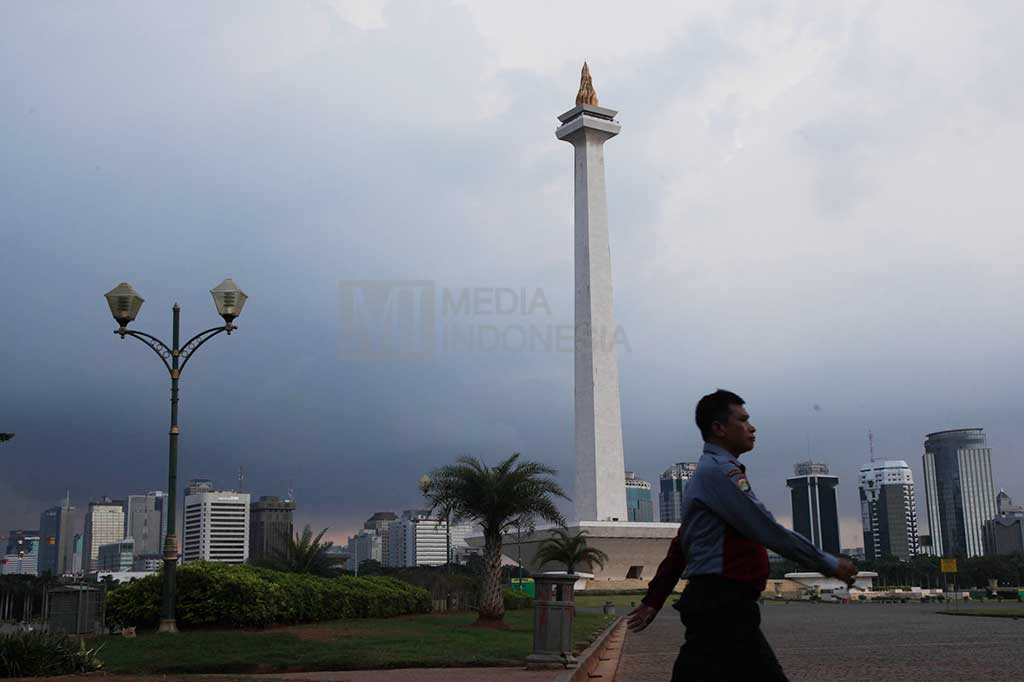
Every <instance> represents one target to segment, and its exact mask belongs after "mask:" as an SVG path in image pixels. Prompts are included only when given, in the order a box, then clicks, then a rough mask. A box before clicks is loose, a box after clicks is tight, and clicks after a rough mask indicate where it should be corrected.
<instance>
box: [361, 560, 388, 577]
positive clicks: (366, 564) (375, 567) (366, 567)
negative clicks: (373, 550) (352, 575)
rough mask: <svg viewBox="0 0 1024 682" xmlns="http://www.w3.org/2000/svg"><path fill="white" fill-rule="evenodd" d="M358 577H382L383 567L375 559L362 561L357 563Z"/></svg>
mask: <svg viewBox="0 0 1024 682" xmlns="http://www.w3.org/2000/svg"><path fill="white" fill-rule="evenodd" d="M359 575H362V576H367V575H384V567H383V566H381V564H380V562H379V561H377V560H376V559H363V560H362V561H360V562H359Z"/></svg>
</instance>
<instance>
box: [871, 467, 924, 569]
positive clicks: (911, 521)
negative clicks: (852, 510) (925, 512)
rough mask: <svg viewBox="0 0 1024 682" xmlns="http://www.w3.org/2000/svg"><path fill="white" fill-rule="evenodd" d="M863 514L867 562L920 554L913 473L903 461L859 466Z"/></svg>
mask: <svg viewBox="0 0 1024 682" xmlns="http://www.w3.org/2000/svg"><path fill="white" fill-rule="evenodd" d="M860 515H861V523H863V525H864V555H865V557H867V559H868V561H874V560H876V559H881V558H883V557H887V556H894V557H896V558H898V559H901V560H903V561H907V560H908V559H910V558H911V557H914V556H917V554H918V544H917V543H918V536H917V503H916V501H915V499H914V475H913V474H912V473H911V471H910V467H909V466H908V465H907V463H906V462H904V461H903V460H901V459H899V460H884V461H883V460H872V461H870V462H868V463H867V464H865V465H864V466H862V467H861V468H860Z"/></svg>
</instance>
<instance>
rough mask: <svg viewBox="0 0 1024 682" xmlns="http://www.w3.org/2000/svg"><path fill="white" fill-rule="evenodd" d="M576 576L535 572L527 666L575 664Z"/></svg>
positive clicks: (535, 667) (565, 665) (542, 666)
mask: <svg viewBox="0 0 1024 682" xmlns="http://www.w3.org/2000/svg"><path fill="white" fill-rule="evenodd" d="M577 578H578V576H576V575H572V574H569V575H566V574H565V573H556V574H545V575H535V576H534V583H535V585H536V590H537V596H536V597H535V599H534V601H533V653H532V654H530V655H529V656H527V657H526V667H527V668H530V669H533V670H535V669H539V668H561V667H568V666H574V665H576V657H575V656H574V655H573V640H572V626H573V621H574V620H575V616H576V602H575V597H574V592H573V586H574V585H575V583H576V580H577Z"/></svg>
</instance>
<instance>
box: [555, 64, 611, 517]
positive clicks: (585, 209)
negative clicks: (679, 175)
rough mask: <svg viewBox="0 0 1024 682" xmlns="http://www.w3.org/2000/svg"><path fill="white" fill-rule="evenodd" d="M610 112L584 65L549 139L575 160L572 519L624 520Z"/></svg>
mask: <svg viewBox="0 0 1024 682" xmlns="http://www.w3.org/2000/svg"><path fill="white" fill-rule="evenodd" d="M616 113H618V112H616V111H613V110H611V109H605V108H604V107H600V106H598V100H597V93H596V92H594V84H593V82H592V80H591V77H590V68H589V67H588V66H587V64H586V62H584V64H583V73H582V76H581V78H580V90H579V93H578V94H577V95H576V106H575V107H573V108H572V109H570V110H569V111H567V112H565V113H564V114H562V115H561V116H559V117H558V120H559V121H561V122H562V125H561V126H559V127H558V129H557V131H556V132H555V136H556V137H557V138H558V139H559V140H564V141H565V142H569V143H571V144H572V146H573V150H574V155H575V175H576V186H575V207H574V220H575V236H576V239H575V279H576V298H575V317H576V319H575V375H574V395H575V402H576V410H575V415H576V421H575V430H576V488H575V494H574V496H573V499H574V501H575V505H576V518H577V520H579V521H626V520H627V516H626V483H625V462H624V461H623V455H622V411H621V407H620V405H619V366H618V362H617V360H616V357H615V339H616V334H615V331H616V328H615V316H614V313H613V310H612V263H611V250H610V246H609V243H608V201H607V197H606V195H605V181H604V143H605V142H606V141H608V140H609V139H611V138H613V137H615V136H616V135H618V134H619V129H620V126H619V124H618V123H617V122H616V121H615V114H616Z"/></svg>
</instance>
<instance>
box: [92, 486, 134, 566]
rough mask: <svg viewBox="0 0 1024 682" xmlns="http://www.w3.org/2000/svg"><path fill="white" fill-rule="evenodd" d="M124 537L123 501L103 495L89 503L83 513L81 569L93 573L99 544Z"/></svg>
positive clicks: (105, 543)
mask: <svg viewBox="0 0 1024 682" xmlns="http://www.w3.org/2000/svg"><path fill="white" fill-rule="evenodd" d="M122 538H124V501H123V500H112V499H110V498H109V497H104V498H101V499H99V500H96V501H93V502H90V503H89V511H88V513H87V514H86V515H85V540H84V547H83V549H82V571H83V572H85V573H95V572H96V570H97V566H96V562H97V560H98V559H99V553H100V545H108V544H110V543H112V542H117V541H118V540H121V539H122Z"/></svg>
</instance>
